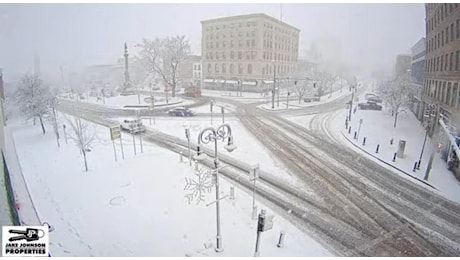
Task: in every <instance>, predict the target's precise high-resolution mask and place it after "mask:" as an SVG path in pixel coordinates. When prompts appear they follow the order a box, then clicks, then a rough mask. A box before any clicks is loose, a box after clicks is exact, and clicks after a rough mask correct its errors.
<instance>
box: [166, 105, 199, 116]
mask: <svg viewBox="0 0 460 260" xmlns="http://www.w3.org/2000/svg"><path fill="white" fill-rule="evenodd" d="M168 114H169V115H170V116H194V115H195V112H193V110H190V109H188V108H186V107H175V108H173V109H170V110H169V111H168Z"/></svg>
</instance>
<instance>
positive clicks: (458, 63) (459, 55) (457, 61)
mask: <svg viewBox="0 0 460 260" xmlns="http://www.w3.org/2000/svg"><path fill="white" fill-rule="evenodd" d="M456 56H457V57H456V58H455V70H456V71H458V70H459V68H460V51H457V55H456Z"/></svg>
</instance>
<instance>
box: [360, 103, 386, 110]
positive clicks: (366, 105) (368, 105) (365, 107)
mask: <svg viewBox="0 0 460 260" xmlns="http://www.w3.org/2000/svg"><path fill="white" fill-rule="evenodd" d="M358 108H359V109H362V110H382V106H381V105H379V104H377V103H375V102H369V101H367V102H366V103H359V104H358Z"/></svg>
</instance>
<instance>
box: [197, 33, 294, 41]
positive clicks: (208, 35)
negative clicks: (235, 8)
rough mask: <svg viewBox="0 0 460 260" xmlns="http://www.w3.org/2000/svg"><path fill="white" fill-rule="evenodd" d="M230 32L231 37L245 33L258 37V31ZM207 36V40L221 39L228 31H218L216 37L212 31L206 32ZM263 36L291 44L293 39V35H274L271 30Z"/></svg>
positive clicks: (225, 36) (250, 36)
mask: <svg viewBox="0 0 460 260" xmlns="http://www.w3.org/2000/svg"><path fill="white" fill-rule="evenodd" d="M229 34H230V38H236V36H238V37H240V38H242V37H244V35H246V37H247V38H257V31H246V33H245V32H244V31H238V32H237V31H230V32H229ZM205 38H206V41H213V40H219V39H221V38H222V39H225V38H227V34H226V33H216V34H215V37H214V34H213V33H211V34H206V36H205ZM263 38H266V39H273V38H274V40H275V41H282V42H284V43H286V44H290V42H291V39H292V37H288V36H280V35H277V34H275V37H273V32H269V31H264V36H263Z"/></svg>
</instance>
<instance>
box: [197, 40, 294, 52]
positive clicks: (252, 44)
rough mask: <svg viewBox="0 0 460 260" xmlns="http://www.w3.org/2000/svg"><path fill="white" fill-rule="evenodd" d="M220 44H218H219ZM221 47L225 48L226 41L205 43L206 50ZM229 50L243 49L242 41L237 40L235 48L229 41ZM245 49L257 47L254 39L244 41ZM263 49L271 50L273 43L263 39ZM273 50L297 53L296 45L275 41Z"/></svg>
mask: <svg viewBox="0 0 460 260" xmlns="http://www.w3.org/2000/svg"><path fill="white" fill-rule="evenodd" d="M219 43H220V44H219ZM221 46H222V48H227V41H222V42H206V48H208V49H214V48H216V49H218V48H220V47H221ZM228 47H230V48H236V47H238V48H243V40H239V41H238V46H236V43H235V42H234V41H233V40H231V41H230V45H229V46H228ZM244 47H246V48H250V47H257V46H256V40H255V39H252V40H246V46H244ZM263 47H264V48H273V41H271V40H265V39H264V45H263ZM275 49H276V50H282V51H291V49H292V50H293V51H297V44H292V45H291V44H287V43H283V44H279V43H278V42H276V41H275Z"/></svg>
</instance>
